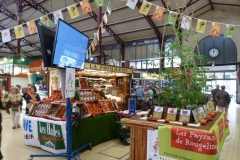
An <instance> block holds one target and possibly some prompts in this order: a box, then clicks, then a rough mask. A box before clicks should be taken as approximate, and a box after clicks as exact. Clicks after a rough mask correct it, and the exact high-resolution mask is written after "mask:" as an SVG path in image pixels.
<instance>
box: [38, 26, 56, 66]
mask: <svg viewBox="0 0 240 160" xmlns="http://www.w3.org/2000/svg"><path fill="white" fill-rule="evenodd" d="M37 30H38V38H39V42H40V45H41V52H42V57H43V63H44V67H52V54H53V46H54V40H55V31H54V30H52V29H51V28H49V27H47V26H45V25H44V24H42V23H40V22H38V23H37Z"/></svg>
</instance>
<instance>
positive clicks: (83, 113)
mask: <svg viewBox="0 0 240 160" xmlns="http://www.w3.org/2000/svg"><path fill="white" fill-rule="evenodd" d="M76 106H77V107H78V108H79V110H80V114H81V118H87V117H90V116H91V113H90V111H89V109H88V108H87V107H86V105H85V103H77V104H76Z"/></svg>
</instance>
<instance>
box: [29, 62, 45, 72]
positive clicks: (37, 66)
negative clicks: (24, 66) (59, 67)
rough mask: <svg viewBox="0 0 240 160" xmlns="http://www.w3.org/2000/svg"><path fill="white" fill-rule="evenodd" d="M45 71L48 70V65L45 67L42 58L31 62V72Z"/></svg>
mask: <svg viewBox="0 0 240 160" xmlns="http://www.w3.org/2000/svg"><path fill="white" fill-rule="evenodd" d="M43 71H47V67H44V64H43V61H42V60H38V61H34V62H29V72H30V73H35V72H43Z"/></svg>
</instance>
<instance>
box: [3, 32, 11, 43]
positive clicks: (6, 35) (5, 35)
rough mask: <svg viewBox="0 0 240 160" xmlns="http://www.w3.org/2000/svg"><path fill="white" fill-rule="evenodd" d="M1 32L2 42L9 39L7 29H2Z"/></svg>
mask: <svg viewBox="0 0 240 160" xmlns="http://www.w3.org/2000/svg"><path fill="white" fill-rule="evenodd" d="M1 33H2V42H3V43H5V42H9V41H11V36H10V31H9V29H5V30H2V31H1Z"/></svg>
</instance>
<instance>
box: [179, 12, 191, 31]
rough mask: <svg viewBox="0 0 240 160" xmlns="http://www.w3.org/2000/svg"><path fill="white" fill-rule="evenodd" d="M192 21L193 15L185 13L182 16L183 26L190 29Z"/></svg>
mask: <svg viewBox="0 0 240 160" xmlns="http://www.w3.org/2000/svg"><path fill="white" fill-rule="evenodd" d="M191 22H192V17H190V16H185V15H184V16H183V18H182V23H181V28H183V29H186V30H189V29H190V27H191Z"/></svg>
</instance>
